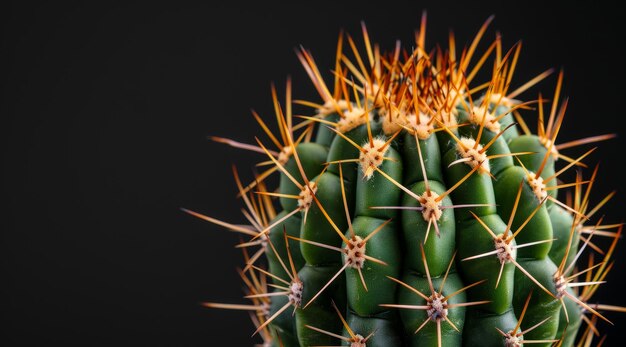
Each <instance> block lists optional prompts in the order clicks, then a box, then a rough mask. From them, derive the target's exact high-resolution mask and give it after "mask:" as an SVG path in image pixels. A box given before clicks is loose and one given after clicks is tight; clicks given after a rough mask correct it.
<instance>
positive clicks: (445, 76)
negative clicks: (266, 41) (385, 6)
mask: <svg viewBox="0 0 626 347" xmlns="http://www.w3.org/2000/svg"><path fill="white" fill-rule="evenodd" d="M490 21H491V19H489V20H487V21H486V22H485V24H484V25H483V26H482V27H481V29H480V30H479V32H478V34H477V35H476V38H475V39H474V41H472V43H471V44H470V45H469V46H468V47H469V48H467V50H466V51H464V52H463V55H462V56H461V57H455V56H454V54H455V53H445V54H443V53H441V52H440V53H434V54H433V55H428V54H426V52H427V51H428V50H426V49H425V47H424V38H423V35H420V36H418V37H417V41H416V47H417V48H416V49H414V50H413V51H405V54H400V52H401V51H396V52H395V54H394V52H391V53H390V54H382V53H381V52H379V51H378V48H374V49H373V48H372V45H371V44H370V41H369V37H368V36H367V31H366V29H365V26H363V35H364V36H363V38H364V42H365V53H364V54H362V53H360V51H359V49H357V47H356V46H355V43H354V41H353V40H352V38H350V37H349V43H350V52H351V54H352V55H353V56H354V58H348V56H347V55H345V54H344V53H342V52H343V46H342V45H343V44H344V36H343V35H341V36H340V40H339V42H338V49H337V51H338V56H337V59H336V66H335V69H334V71H335V74H334V84H333V85H334V90H333V91H332V93H331V91H330V89H329V88H328V87H327V85H326V83H325V81H324V80H323V78H322V75H321V73H320V72H319V69H318V67H317V66H316V65H315V62H314V60H313V58H312V56H311V55H310V53H309V52H308V51H306V50H304V49H302V50H301V51H299V52H298V58H299V59H300V61H301V62H302V64H303V65H304V67H305V70H306V72H307V74H308V75H309V77H310V78H311V80H312V82H313V84H314V86H315V87H316V89H317V90H318V92H319V93H320V96H321V99H322V103H321V104H320V103H318V102H310V103H306V104H307V105H308V106H311V105H314V107H315V108H316V113H315V114H314V116H312V117H303V118H304V120H303V121H302V123H299V124H297V125H295V126H294V124H293V115H292V111H291V102H292V101H291V90H290V89H289V88H291V83H290V82H289V83H288V90H287V94H286V95H287V100H286V105H288V107H286V108H285V109H284V110H283V106H281V104H280V103H279V102H278V100H277V97H276V90H275V89H274V88H273V89H272V95H273V99H274V104H275V111H276V119H277V120H278V124H277V126H278V132H277V133H276V134H272V133H271V132H270V130H269V127H268V126H267V125H266V124H265V123H263V122H262V121H261V120H260V117H259V116H258V115H256V114H255V117H256V118H257V121H259V123H260V124H261V126H262V128H263V130H264V132H265V133H266V135H268V138H269V140H268V139H263V140H260V139H258V140H257V144H258V146H256V145H254V146H252V147H256V149H255V151H257V152H261V153H265V155H267V157H266V158H264V159H265V163H264V165H267V164H270V167H271V169H268V170H267V171H264V172H263V173H262V174H260V175H258V176H257V177H256V178H255V181H254V182H252V183H251V184H249V185H248V186H245V187H244V186H243V185H242V184H241V182H240V181H239V178H238V175H235V178H236V180H237V184H238V187H239V191H240V195H241V197H243V199H244V202H245V204H246V208H247V209H246V212H245V213H244V214H245V217H246V218H247V220H248V221H249V222H250V225H249V226H240V225H237V224H231V223H227V222H223V221H219V220H217V219H214V218H212V217H208V216H205V215H202V214H199V213H197V212H192V211H189V210H185V211H186V212H189V213H190V214H192V215H194V216H196V217H200V218H203V219H205V220H207V221H209V222H212V223H215V224H219V225H221V226H224V227H226V228H228V229H230V230H232V231H235V232H239V233H243V234H245V235H247V236H249V237H250V240H247V241H244V243H242V244H241V245H240V246H241V247H242V248H243V249H244V250H245V249H247V248H248V247H253V246H261V249H260V250H258V251H257V253H255V254H254V255H253V256H250V255H249V254H248V252H247V251H246V252H245V253H244V254H245V260H246V266H245V268H244V270H243V271H241V276H242V279H244V282H245V283H246V286H247V287H248V290H247V293H246V298H248V299H250V300H252V303H253V305H250V306H245V305H228V304H216V303H206V304H205V306H208V307H214V308H237V309H249V310H251V311H252V312H253V315H252V317H253V321H254V323H255V325H256V331H255V334H259V335H260V336H261V337H262V338H263V340H264V345H263V346H276V347H279V346H287V347H291V346H316V345H317V346H322V345H325V346H331V345H349V346H352V347H363V346H366V345H367V346H370V347H371V346H438V347H441V346H504V347H519V346H522V345H523V344H524V343H526V344H528V345H530V344H532V345H533V346H550V345H553V344H556V345H558V346H574V345H575V344H576V343H577V341H586V340H589V334H592V333H593V330H595V327H594V329H589V328H586V329H580V327H582V326H587V325H588V324H595V323H594V322H596V321H599V320H607V319H606V317H605V316H604V315H603V313H602V312H601V311H610V310H616V311H619V310H621V308H615V307H614V306H610V305H601V304H595V303H594V304H591V303H589V304H588V302H589V301H590V299H591V297H592V296H593V294H594V293H595V291H596V290H597V288H598V286H599V285H600V284H602V281H603V279H604V278H605V276H606V273H607V272H608V271H609V270H610V269H611V265H609V264H610V261H611V256H612V254H613V252H614V249H615V247H616V244H617V240H618V239H619V236H620V235H621V225H611V224H603V219H602V218H600V219H595V220H592V217H593V214H595V213H596V212H597V211H598V210H599V209H600V207H602V205H603V204H605V203H606V202H607V201H608V200H610V198H611V197H612V195H609V196H607V197H606V198H605V199H604V200H602V201H601V202H600V203H599V204H598V205H597V206H595V207H591V206H590V205H589V200H590V190H591V186H592V184H593V181H594V180H595V179H596V176H597V173H598V169H597V167H596V168H595V170H594V171H593V173H592V175H591V178H589V179H587V180H585V179H583V175H584V174H583V173H582V172H584V170H582V169H581V168H583V167H586V165H584V164H583V159H585V157H586V155H587V154H589V153H590V151H589V152H587V153H585V154H584V155H582V156H580V157H578V158H569V157H567V156H565V155H563V154H561V153H560V152H559V150H560V149H562V148H564V146H562V147H559V146H558V141H557V134H558V132H559V129H560V127H561V125H562V123H563V119H564V113H565V108H566V106H567V102H564V103H562V104H561V106H560V107H559V105H558V104H559V101H560V100H559V99H560V90H561V85H562V83H563V74H562V73H561V74H559V77H558V82H557V86H556V90H555V92H554V98H553V99H552V101H551V106H550V109H549V111H546V112H545V113H544V109H543V108H544V104H545V103H546V102H545V99H543V98H542V97H541V96H539V98H538V100H531V101H530V102H526V103H524V102H521V101H518V100H515V99H514V98H515V97H517V96H518V95H519V94H520V93H522V92H524V91H526V90H527V89H529V88H530V87H531V86H532V85H533V84H535V83H538V82H539V81H540V80H542V79H544V78H546V77H547V76H548V75H550V73H551V72H552V71H551V70H548V71H546V72H544V73H542V74H539V75H538V76H536V77H535V78H533V79H532V80H531V82H530V83H527V84H525V85H523V86H522V87H520V88H518V89H517V90H515V91H514V92H508V88H509V86H510V82H511V79H512V76H513V66H515V64H516V63H517V59H518V56H519V52H520V48H521V46H520V45H515V46H513V47H512V48H511V49H510V50H509V51H508V52H505V54H503V52H502V47H501V42H500V39H499V36H497V37H496V39H495V41H494V42H493V44H492V45H491V46H490V48H489V49H488V50H487V52H486V53H484V55H482V58H484V59H478V58H477V57H480V56H481V55H480V54H478V53H476V51H475V50H476V47H477V45H478V43H479V42H480V41H481V39H482V38H483V36H484V35H485V32H486V29H487V27H488V25H489V23H490ZM424 23H425V17H424V21H423V24H422V27H421V28H420V33H424V32H425V27H424ZM376 47H377V46H376ZM495 48H497V49H495ZM451 51H452V52H454V50H451ZM472 57H474V58H475V59H472ZM457 58H458V59H457ZM487 58H492V59H491V60H489V59H487ZM488 61H492V62H491V63H489V62H488ZM472 63H474V64H475V65H471V64H472ZM489 64H492V66H491V67H489ZM481 69H482V70H484V71H487V72H488V73H489V72H491V73H492V76H491V80H490V82H489V83H487V84H484V85H483V86H482V87H481V88H478V89H476V90H474V89H472V87H474V86H475V83H474V82H473V78H474V77H475V76H476V74H475V72H476V71H480V70H481ZM476 85H478V84H476ZM470 91H471V92H470ZM507 93H508V94H507ZM533 104H536V105H537V112H535V114H536V115H537V119H538V122H537V124H538V125H537V132H536V134H533V133H531V131H530V130H529V127H528V126H527V125H526V123H525V121H524V119H523V118H522V117H521V114H520V113H521V111H522V110H524V109H525V108H526V109H528V108H529V107H530V105H533ZM527 111H528V110H524V112H527ZM518 123H519V124H518ZM313 135H314V136H315V137H313ZM611 137H612V135H604V136H596V137H592V138H590V139H589V140H586V139H584V140H583V141H580V144H584V143H589V142H595V141H600V140H606V139H609V138H611ZM216 139H217V140H218V141H219V142H226V143H229V144H233V143H235V142H232V141H231V140H225V139H222V138H216ZM279 139H280V141H279ZM312 139H314V140H312ZM266 142H267V143H269V142H272V143H273V144H275V145H276V146H277V147H278V149H279V151H273V150H271V149H268V147H266ZM236 146H240V147H241V145H236ZM565 147H571V146H565ZM245 148H250V146H247V147H245ZM560 158H565V160H563V161H561V160H560ZM577 167H578V170H579V172H578V173H577V175H576V180H575V181H574V182H561V177H562V174H563V173H564V172H566V171H568V170H569V171H571V170H573V169H576V168H577ZM272 172H279V175H280V178H279V184H278V190H276V191H274V190H271V189H268V188H267V187H266V186H265V180H266V178H267V177H268V176H270V174H271V173H272ZM561 192H564V194H569V196H570V198H568V199H563V198H562V196H561V195H562V194H561ZM559 199H560V200H559ZM565 200H567V202H566V201H565ZM277 209H278V210H279V211H277ZM593 237H608V238H609V239H610V240H612V241H611V246H610V247H609V248H605V249H603V250H600V249H599V248H598V246H596V245H595V244H594V243H592V242H591V239H592V238H593ZM262 253H265V255H266V257H264V258H265V260H263V259H262V258H263V257H260V255H261V254H262ZM599 254H600V256H598V255H599ZM594 256H595V258H594ZM583 257H585V258H588V259H589V260H588V261H582V260H581V259H583ZM596 258H601V259H602V260H601V261H598V260H597V259H596ZM583 330H584V331H583Z"/></svg>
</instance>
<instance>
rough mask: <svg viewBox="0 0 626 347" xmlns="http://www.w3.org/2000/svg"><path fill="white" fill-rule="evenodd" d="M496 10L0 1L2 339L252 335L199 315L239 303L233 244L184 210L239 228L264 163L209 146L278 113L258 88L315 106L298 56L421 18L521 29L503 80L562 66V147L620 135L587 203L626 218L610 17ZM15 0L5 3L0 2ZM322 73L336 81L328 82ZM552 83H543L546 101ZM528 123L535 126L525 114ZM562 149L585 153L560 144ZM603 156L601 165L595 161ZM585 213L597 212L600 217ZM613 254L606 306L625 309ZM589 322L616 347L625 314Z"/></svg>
mask: <svg viewBox="0 0 626 347" xmlns="http://www.w3.org/2000/svg"><path fill="white" fill-rule="evenodd" d="M504 3H505V2H495V3H491V4H487V3H481V4H480V5H476V4H469V2H468V4H465V5H457V4H453V3H450V2H442V3H440V4H437V3H434V2H433V3H428V2H418V1H413V2H400V1H398V2H385V1H380V2H377V4H376V5H373V4H366V3H365V2H323V1H318V2H307V3H303V4H298V5H295V4H291V5H279V4H276V3H267V2H262V3H258V4H254V5H243V4H241V3H240V2H225V3H222V4H219V5H217V4H207V3H202V2H197V3H184V2H178V1H176V2H171V3H169V4H162V3H159V4H156V3H154V2H144V3H135V2H133V3H126V2H123V3H112V2H100V3H91V4H90V5H84V4H82V3H74V2H67V3H66V4H64V5H59V4H56V3H52V2H51V3H49V4H43V5H35V4H30V3H25V2H20V3H19V4H17V3H15V4H5V5H3V6H4V7H3V8H2V10H1V11H0V15H1V25H2V46H1V47H0V72H1V74H0V81H2V94H1V98H2V100H1V103H0V114H1V115H2V124H1V126H0V134H1V136H0V141H1V145H0V148H1V151H2V157H1V160H2V170H1V171H2V177H3V178H2V191H1V194H0V198H1V199H2V201H3V205H4V207H2V219H1V220H0V222H1V223H2V224H1V225H0V228H1V232H0V235H1V244H0V262H1V266H2V273H1V279H0V281H1V285H0V290H1V292H0V297H1V306H0V314H1V315H2V318H3V320H4V322H3V323H2V332H1V335H0V336H1V340H2V342H4V343H5V344H4V345H5V346H6V345H11V346H13V345H44V344H51V343H64V344H66V345H93V346H97V345H134V346H137V345H148V346H159V345H163V346H195V345H206V346H214V345H222V346H223V345H230V346H247V345H251V344H252V342H253V341H256V340H253V339H250V334H251V333H252V331H253V330H254V329H253V327H252V325H251V323H249V320H248V318H247V315H246V314H245V313H241V312H230V311H217V310H209V309H205V308H202V307H201V306H200V305H199V303H200V302H202V301H206V300H215V301H225V302H243V300H242V299H241V286H240V281H239V280H238V278H237V275H236V273H235V267H236V266H238V265H240V264H241V257H240V253H239V251H238V250H235V249H234V248H232V245H234V244H235V242H236V241H237V237H236V236H235V235H233V234H230V233H227V232H225V231H224V230H222V229H220V228H218V227H214V226H212V225H209V224H208V223H205V222H202V221H199V220H196V219H194V218H192V217H190V216H188V215H185V214H184V213H182V212H181V211H180V210H179V208H180V207H187V208H190V209H194V210H198V211H201V212H204V213H207V214H210V215H213V216H215V217H219V218H222V219H224V220H228V221H233V222H242V218H241V216H240V214H239V207H240V205H239V202H238V201H237V200H236V199H235V198H234V193H235V186H234V183H233V180H232V175H231V171H230V165H231V163H236V164H237V165H238V167H239V168H240V170H241V172H242V173H243V174H244V176H245V177H247V178H249V177H250V172H251V171H250V170H249V168H250V167H251V165H252V164H253V163H254V162H256V161H257V160H259V159H260V157H259V156H258V155H253V154H248V153H245V152H243V151H240V150H235V149H231V148H227V147H225V146H223V145H220V144H216V143H212V142H210V141H208V140H207V136H208V135H220V136H227V137H233V138H236V139H239V140H242V141H248V142H250V141H252V140H253V136H254V135H255V134H257V133H258V130H257V127H256V126H255V124H254V120H253V119H252V117H251V115H250V108H254V109H256V110H257V111H259V113H261V115H263V116H264V117H265V118H266V119H270V118H269V117H271V116H272V113H271V112H272V108H271V103H270V93H269V86H270V82H272V81H275V82H276V84H277V86H278V88H279V91H280V92H281V93H282V91H283V90H284V80H285V78H286V77H287V75H291V76H292V77H293V80H294V85H295V88H294V97H296V98H303V99H305V98H306V99H312V100H319V99H318V98H317V96H316V94H315V92H314V89H313V87H312V86H311V84H310V83H309V82H308V80H307V78H306V75H305V73H304V70H303V69H302V67H301V66H300V65H299V63H298V61H297V59H296V57H295V54H294V48H296V47H298V45H300V44H302V45H304V46H305V47H307V48H309V49H311V51H312V52H313V54H314V56H315V58H316V60H317V62H318V63H319V65H320V66H321V69H322V70H323V71H324V72H328V70H329V69H330V68H331V67H332V65H331V64H332V61H333V55H334V49H335V43H336V38H337V34H338V32H339V30H340V29H341V28H344V29H346V30H347V31H349V32H351V33H353V34H354V36H355V37H359V36H360V34H359V22H360V20H365V22H366V23H367V25H368V28H369V31H370V34H371V36H372V38H373V40H375V41H378V42H380V43H381V45H382V47H383V48H387V49H388V48H391V47H392V46H393V44H394V42H395V40H396V39H400V40H402V42H403V43H405V44H406V45H407V46H410V42H411V40H412V37H413V36H412V35H413V31H414V29H416V28H417V27H418V25H419V17H420V14H421V11H422V10H423V9H426V10H428V20H429V23H428V24H429V25H428V28H429V33H428V37H427V38H428V40H427V42H428V43H430V44H428V46H429V47H432V43H433V42H440V43H442V44H444V45H445V39H446V37H447V33H448V30H449V29H453V30H454V31H455V33H456V35H457V39H458V42H459V45H461V44H464V43H466V42H468V40H469V39H470V38H471V37H472V36H473V35H474V34H475V32H476V31H477V29H478V28H479V27H480V25H481V24H482V23H483V21H484V20H485V19H486V18H487V17H488V16H489V15H491V14H495V16H496V17H495V21H494V22H493V24H492V26H491V27H490V29H489V30H488V36H487V37H488V39H489V40H490V39H491V38H493V35H495V32H496V30H499V31H500V32H501V33H502V35H503V39H504V43H505V47H510V46H511V45H512V44H513V43H514V42H515V41H517V40H519V39H523V42H524V47H523V49H522V55H521V57H520V64H519V68H518V72H517V75H516V76H517V78H516V79H515V80H514V83H516V84H515V85H520V84H521V83H523V82H524V81H526V80H528V79H530V78H531V77H533V76H534V75H536V74H537V73H539V72H541V71H543V70H545V69H547V68H549V67H555V68H560V67H563V68H564V69H565V76H566V77H565V89H564V90H565V94H566V95H568V96H569V97H570V98H571V99H570V107H569V109H568V116H567V117H566V120H565V124H564V126H563V129H562V133H561V135H560V140H561V142H564V141H566V140H571V139H576V138H579V137H583V136H585V135H597V134H604V133H609V132H617V133H620V134H622V137H618V138H617V139H614V140H611V141H610V142H605V143H602V144H601V145H600V148H599V150H598V151H596V153H594V154H593V155H592V157H591V158H590V159H589V160H588V161H587V162H589V163H592V164H593V163H595V162H598V161H601V167H600V176H599V182H598V183H597V185H596V189H595V194H594V195H593V196H594V197H595V200H594V201H598V200H599V199H600V198H601V197H603V196H604V195H606V194H608V193H609V192H610V191H611V190H613V189H617V191H618V194H617V196H616V198H615V199H614V200H613V201H612V202H611V203H610V204H609V206H607V207H606V208H604V209H603V210H602V211H601V213H602V214H604V213H605V214H606V216H607V219H606V221H609V222H621V221H622V218H623V206H624V193H625V192H624V187H623V186H622V185H620V183H619V181H618V180H619V179H621V178H623V174H621V172H622V171H620V166H623V158H624V155H623V150H624V140H623V138H624V136H623V134H625V132H624V127H623V126H622V125H620V124H619V123H617V122H618V120H620V121H621V122H623V117H624V114H623V103H624V95H625V90H624V84H625V82H626V79H625V77H626V76H625V75H624V63H623V55H622V46H623V35H622V34H621V33H620V32H619V30H620V29H621V27H622V26H623V24H624V23H623V18H621V16H620V11H618V10H616V9H611V8H608V7H607V6H606V5H604V4H601V3H599V2H590V3H587V4H586V5H585V6H583V7H573V6H571V5H567V6H565V5H564V6H560V7H559V6H554V8H549V7H546V6H547V5H542V4H532V3H529V2H524V3H523V4H522V3H520V4H519V5H510V4H509V5H508V6H504V5H503V4H504ZM7 5H8V6H7ZM326 76H330V75H329V74H327V75H326ZM554 82H555V78H554V76H552V77H551V78H549V79H548V81H547V82H544V83H542V84H541V86H540V87H539V88H535V89H533V92H532V93H531V92H529V93H527V94H524V97H525V99H532V98H534V97H536V92H537V91H544V94H545V95H548V96H551V95H552V88H553V85H554ZM529 119H530V118H529ZM568 153H570V154H572V155H574V154H576V153H581V150H573V151H570V152H568ZM600 159H602V160H600ZM594 221H595V219H594ZM623 254H624V252H623V250H622V247H620V248H619V250H618V252H617V253H616V256H615V259H617V262H616V266H615V269H614V270H613V273H612V275H610V276H609V278H608V281H609V284H606V285H605V286H604V288H603V289H601V291H600V293H598V294H599V297H600V296H603V297H604V299H605V300H603V301H604V302H608V303H613V304H620V305H624V304H626V299H624V298H623V296H622V294H623V293H624V291H626V284H625V281H623V279H622V278H623V277H624V276H623V275H620V273H624V271H626V262H625V261H624V260H623V259H622V258H623ZM608 316H609V318H611V319H612V320H614V321H615V322H616V324H617V327H616V328H611V327H610V326H608V325H607V324H602V330H603V331H604V332H607V333H608V334H609V339H608V341H607V342H608V345H617V342H618V339H619V337H618V335H619V330H618V328H620V327H624V326H625V325H624V323H626V319H625V317H624V315H620V314H615V313H609V314H608Z"/></svg>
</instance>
